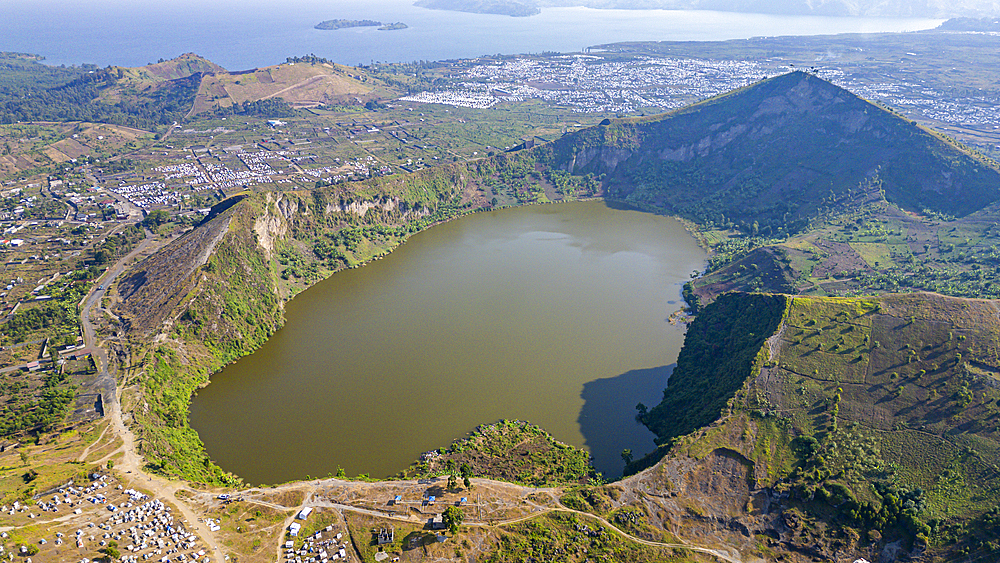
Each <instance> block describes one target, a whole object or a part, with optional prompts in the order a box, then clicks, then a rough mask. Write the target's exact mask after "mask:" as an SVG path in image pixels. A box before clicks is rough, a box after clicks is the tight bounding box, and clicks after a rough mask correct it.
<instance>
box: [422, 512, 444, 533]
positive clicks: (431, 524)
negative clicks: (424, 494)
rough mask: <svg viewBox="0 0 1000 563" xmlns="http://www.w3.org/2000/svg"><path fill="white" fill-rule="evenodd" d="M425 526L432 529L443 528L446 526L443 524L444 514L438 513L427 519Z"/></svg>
mask: <svg viewBox="0 0 1000 563" xmlns="http://www.w3.org/2000/svg"><path fill="white" fill-rule="evenodd" d="M427 527H428V528H430V529H432V530H443V529H445V528H446V526H445V525H444V515H443V514H438V515H436V516H434V517H433V518H431V519H430V520H428V521H427Z"/></svg>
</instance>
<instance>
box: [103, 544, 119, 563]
mask: <svg viewBox="0 0 1000 563" xmlns="http://www.w3.org/2000/svg"><path fill="white" fill-rule="evenodd" d="M104 554H105V555H107V556H108V560H109V561H114V560H115V559H118V558H119V557H121V552H120V551H118V542H116V541H114V540H111V541H109V542H108V546H107V547H105V548H104Z"/></svg>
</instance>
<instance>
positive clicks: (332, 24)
mask: <svg viewBox="0 0 1000 563" xmlns="http://www.w3.org/2000/svg"><path fill="white" fill-rule="evenodd" d="M379 25H382V22H377V21H375V20H326V21H322V22H319V23H318V24H316V29H344V28H347V27H375V26H379Z"/></svg>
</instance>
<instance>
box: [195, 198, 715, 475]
mask: <svg viewBox="0 0 1000 563" xmlns="http://www.w3.org/2000/svg"><path fill="white" fill-rule="evenodd" d="M705 259H706V254H705V252H704V251H703V250H702V249H701V248H700V247H699V246H698V245H697V244H696V242H695V240H694V238H693V237H692V236H691V235H690V234H689V233H688V232H687V231H686V230H685V229H684V227H683V225H682V224H681V223H680V222H679V221H677V220H676V219H673V218H670V217H663V216H658V215H654V214H650V213H644V212H640V211H635V210H631V209H622V208H617V207H616V206H615V205H614V204H609V203H605V202H603V201H588V202H573V203H564V204H554V205H535V206H526V207H519V208H512V209H504V210H497V211H489V212H481V213H476V214H473V215H470V216H467V217H464V218H462V219H458V220H455V221H451V222H448V223H445V224H442V225H438V226H435V227H433V228H431V229H428V230H426V231H423V232H421V233H418V234H416V235H414V236H413V237H411V238H410V239H409V240H408V241H407V242H406V243H404V244H403V245H402V246H400V247H399V248H397V249H396V250H395V251H394V252H392V253H391V254H389V255H388V256H387V257H385V258H384V259H382V260H378V261H375V262H373V263H371V264H368V265H366V266H364V267H362V268H357V269H352V270H345V271H342V272H338V273H336V274H334V275H333V276H331V277H330V278H328V279H326V280H324V281H322V282H319V283H318V284H316V285H314V286H313V287H311V288H310V289H308V290H306V291H304V292H302V293H301V294H299V295H298V296H296V297H295V298H294V299H293V300H291V301H290V302H289V303H287V306H286V324H285V325H284V327H282V328H281V329H280V330H279V331H277V332H276V333H275V334H274V335H273V336H272V337H271V339H270V340H268V341H267V342H266V343H265V344H264V346H262V347H261V348H260V349H258V350H257V351H256V352H254V353H253V354H251V355H249V356H246V357H244V358H242V359H240V360H239V361H237V362H235V363H233V364H231V365H229V366H228V367H226V368H225V369H223V370H222V371H220V372H219V373H216V374H214V375H213V376H212V378H211V383H210V385H208V386H207V387H205V388H204V389H201V390H200V391H199V392H198V394H197V397H195V399H194V401H193V402H192V405H191V419H190V420H191V424H192V426H193V427H194V428H195V429H196V430H197V431H198V433H199V434H200V436H201V438H202V440H203V441H204V443H205V445H206V448H207V451H208V453H209V455H210V456H211V457H212V459H213V460H214V461H215V462H217V463H218V464H219V465H220V466H221V467H222V468H223V469H225V470H227V471H231V472H233V473H235V474H237V475H239V476H240V477H242V478H243V479H245V480H246V481H248V482H251V483H254V484H262V483H278V482H283V481H288V480H294V479H304V478H306V476H311V477H325V476H327V475H331V474H336V472H337V470H338V468H343V469H344V470H345V471H346V473H347V475H349V476H355V475H359V474H370V475H371V476H373V477H387V476H391V475H393V474H395V473H397V472H399V471H401V470H403V469H405V468H406V467H407V466H408V465H409V464H410V463H411V462H413V461H415V460H416V459H417V458H418V456H419V455H420V454H421V453H422V452H424V451H427V450H431V449H437V448H440V447H446V446H448V445H449V444H450V443H451V442H452V441H453V440H455V439H458V438H461V437H463V436H465V435H467V434H468V433H469V432H470V431H472V430H473V429H474V428H475V427H476V426H477V425H479V424H483V423H491V422H495V421H497V420H500V419H516V420H526V421H529V422H531V423H533V424H537V425H539V426H541V427H542V428H544V429H545V430H547V431H548V432H550V433H551V434H552V435H553V436H554V437H555V438H556V439H558V440H560V441H563V442H566V443H568V444H572V445H574V446H578V447H583V448H586V449H587V450H589V451H590V452H591V455H592V457H593V460H594V465H595V467H596V468H597V469H598V470H599V471H601V472H603V473H604V474H605V476H606V477H608V478H616V477H618V476H619V475H620V474H621V471H622V467H623V462H622V459H621V455H620V454H621V451H622V450H623V449H625V448H629V449H631V450H632V451H633V452H634V454H635V455H636V457H637V458H638V457H640V456H641V455H643V454H645V453H647V452H649V451H651V450H652V449H653V448H654V444H653V434H652V433H651V432H649V431H648V430H647V429H646V428H645V427H644V426H642V425H641V424H639V423H638V422H636V421H635V414H636V411H635V405H636V404H637V403H639V402H643V403H644V404H646V405H648V406H652V405H655V404H657V403H658V402H659V401H660V399H661V397H662V392H663V389H664V387H665V385H666V382H667V378H668V376H669V372H670V369H671V368H672V365H673V363H674V361H675V360H676V358H677V353H678V351H679V350H680V347H681V344H682V342H683V338H684V328H683V325H680V326H675V325H672V324H671V323H670V322H669V321H668V317H669V316H670V314H671V313H673V312H675V311H678V310H680V309H681V308H682V307H683V305H684V303H683V301H682V300H681V297H680V293H681V289H682V285H683V283H684V282H685V281H686V280H688V279H689V278H690V274H691V272H692V271H694V270H700V269H702V268H703V267H704V265H705Z"/></svg>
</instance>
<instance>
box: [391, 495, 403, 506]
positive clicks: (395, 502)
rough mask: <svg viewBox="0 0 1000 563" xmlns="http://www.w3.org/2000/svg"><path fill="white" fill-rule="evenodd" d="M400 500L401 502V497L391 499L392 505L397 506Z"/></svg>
mask: <svg viewBox="0 0 1000 563" xmlns="http://www.w3.org/2000/svg"><path fill="white" fill-rule="evenodd" d="M402 500H403V495H396V496H395V498H393V499H392V504H399V503H400V502H402Z"/></svg>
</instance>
